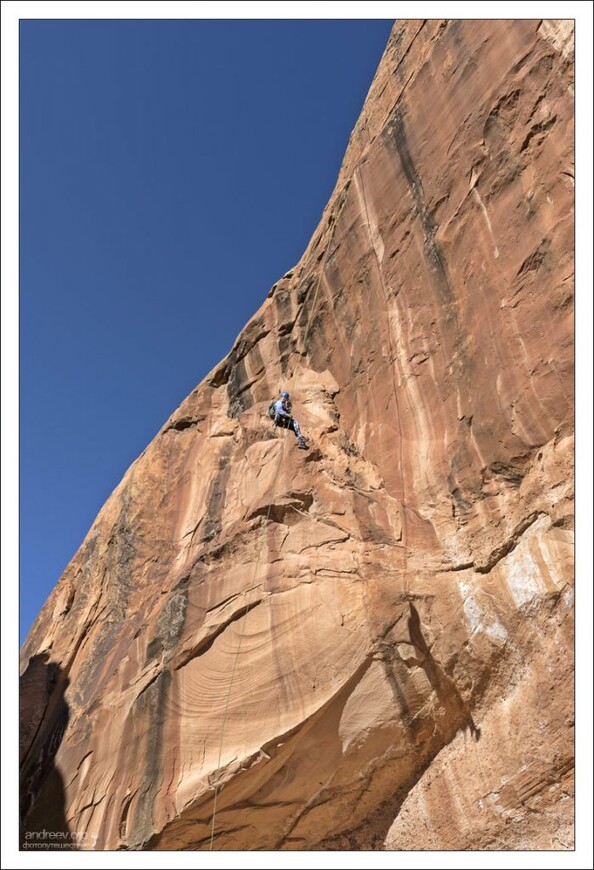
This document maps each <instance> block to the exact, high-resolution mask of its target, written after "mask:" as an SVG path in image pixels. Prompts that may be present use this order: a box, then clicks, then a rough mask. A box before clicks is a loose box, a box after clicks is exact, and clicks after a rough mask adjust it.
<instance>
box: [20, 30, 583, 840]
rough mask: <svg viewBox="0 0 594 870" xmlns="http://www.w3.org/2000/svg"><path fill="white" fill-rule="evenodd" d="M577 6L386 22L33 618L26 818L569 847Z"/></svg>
mask: <svg viewBox="0 0 594 870" xmlns="http://www.w3.org/2000/svg"><path fill="white" fill-rule="evenodd" d="M572 38H573V33H572V25H571V23H568V22H546V21H544V22H538V21H430V22H423V21H406V22H404V23H399V24H397V25H395V27H394V29H393V31H392V34H391V36H390V39H389V42H388V45H387V48H386V51H385V54H384V57H383V59H382V61H381V64H380V67H379V69H378V72H377V74H376V77H375V79H374V82H373V84H372V87H371V89H370V92H369V95H368V98H367V100H366V103H365V106H364V108H363V111H362V114H361V117H360V119H359V121H358V123H357V126H356V127H355V130H354V131H353V134H352V136H351V140H350V143H349V146H348V150H347V153H346V156H345V159H344V163H343V166H342V168H341V170H340V174H339V178H338V182H337V186H336V189H335V191H334V193H333V195H332V197H331V199H330V202H329V204H328V206H327V208H326V210H325V212H324V214H323V216H322V220H321V223H320V226H319V229H318V230H317V232H316V233H315V234H314V237H313V238H312V241H311V243H310V245H309V246H308V248H307V250H306V251H305V253H304V255H303V258H302V259H301V261H300V262H299V263H298V265H297V266H296V267H295V269H294V270H293V271H291V272H289V273H287V274H286V275H285V276H284V277H283V278H282V279H281V280H279V281H278V283H277V284H275V285H274V287H273V288H272V289H271V290H270V292H269V293H268V297H267V299H266V300H265V302H264V304H263V305H262V307H261V308H260V310H259V311H258V312H257V314H256V315H255V316H254V318H253V319H252V320H251V321H250V322H249V323H248V325H247V326H246V328H245V329H244V330H243V332H242V333H241V335H240V336H239V338H238V339H237V342H236V343H235V345H234V347H233V349H232V350H231V352H230V353H229V355H228V356H227V357H226V358H225V359H224V360H223V362H222V363H221V364H220V365H219V366H218V367H217V368H216V369H215V370H213V371H212V372H211V373H210V374H209V375H208V377H207V378H206V379H205V380H204V381H203V382H202V383H201V384H200V386H199V387H197V389H195V390H194V391H193V392H192V393H191V395H190V396H189V397H188V398H187V399H186V400H185V401H184V402H183V404H182V405H181V407H180V408H179V409H178V410H177V411H176V412H175V413H174V414H173V416H172V417H171V418H170V419H169V420H168V421H167V423H166V424H165V425H164V426H163V428H162V430H161V431H160V432H159V433H158V435H157V436H156V438H155V439H154V440H153V441H152V443H151V444H150V445H149V446H148V447H147V449H146V450H145V451H144V453H143V454H142V455H141V456H140V458H139V459H138V460H137V461H136V462H135V463H134V464H133V465H132V467H131V468H130V469H129V471H128V472H127V474H126V475H125V477H124V479H123V480H122V482H121V483H120V485H119V486H118V487H117V489H116V490H115V491H114V493H113V494H112V495H111V497H110V498H109V500H108V501H107V503H106V504H105V506H104V507H103V509H102V510H101V512H100V514H99V516H98V517H97V519H96V521H95V523H94V525H93V527H92V528H91V530H90V532H89V534H88V536H87V538H86V539H85V541H84V543H83V545H82V546H81V548H80V550H79V551H78V553H77V554H76V556H75V557H74V559H73V560H72V562H71V563H70V565H69V566H68V568H67V569H66V571H65V573H64V575H63V577H62V579H61V580H60V582H59V583H58V585H57V586H56V588H55V589H54V591H53V592H52V594H51V595H50V597H49V599H48V601H47V603H46V604H45V606H44V608H43V610H42V612H41V613H40V615H39V617H38V619H37V621H36V623H35V625H34V627H33V628H32V630H31V633H30V635H29V637H28V639H27V641H26V643H25V645H24V648H23V651H22V663H23V671H24V672H25V682H26V686H25V690H24V693H25V696H26V698H27V697H28V700H26V703H24V705H23V712H24V715H25V716H26V715H28V714H27V710H28V709H32V710H34V711H36V712H35V715H36V716H37V717H38V718H40V721H41V725H39V726H37V725H36V726H35V727H33V728H31V727H29V729H28V730H27V729H25V732H24V740H25V743H26V744H27V745H26V746H25V747H24V750H23V751H24V753H25V758H26V763H25V775H26V781H27V783H28V784H29V792H28V794H29V799H28V802H27V806H26V807H25V810H24V812H25V814H26V818H25V823H24V828H25V830H27V825H28V824H29V825H32V824H33V822H32V821H31V819H32V818H35V819H36V822H35V824H39V825H42V824H43V823H45V827H46V828H49V827H50V823H49V822H48V819H51V817H52V813H54V814H55V813H57V812H58V810H59V812H60V814H61V817H63V818H64V819H65V821H66V823H67V825H68V828H69V830H70V831H71V832H75V833H76V834H77V835H78V836H79V839H80V835H81V833H82V832H85V833H87V834H88V839H87V840H86V841H83V844H86V845H87V846H88V845H89V843H91V844H92V845H94V846H95V847H96V848H100V849H103V848H105V849H118V848H127V849H142V848H158V849H200V848H208V847H209V844H210V843H211V837H212V847H213V848H215V849H266V848H267V849H282V848H291V849H301V848H312V847H318V848H345V847H346V848H349V847H354V848H361V847H372V848H384V847H385V846H387V847H388V848H403V849H406V848H413V847H414V848H417V849H418V848H431V849H439V848H448V849H465V848H475V849H483V848H523V849H532V848H547V849H556V848H571V847H572V845H573V800H572V775H573V737H572V725H573V713H572V710H573V683H572V675H573V660H572V657H573V641H572V616H573V605H572V601H573V597H572V568H573V551H572V538H573V535H572V528H573V493H572V462H573V448H572V424H573V371H572V367H573V332H572V331H573V320H572V291H573V189H572V179H573V176H572V154H573V150H572V148H573V116H572V112H573V97H572V78H573V61H572ZM280 388H286V389H288V390H290V391H291V393H292V395H293V398H294V403H295V405H294V407H295V413H296V417H297V419H298V420H299V422H300V423H301V425H302V427H303V429H304V430H305V432H306V434H308V435H309V436H310V437H311V439H312V449H311V450H310V451H309V452H307V453H306V452H303V451H299V450H297V449H296V444H295V438H294V436H293V435H292V433H290V432H286V431H283V430H274V429H273V427H272V426H271V423H270V420H269V419H268V418H267V416H266V413H267V406H268V403H269V401H270V399H271V398H272V397H274V396H275V395H276V394H277V393H278V390H279V389H280ZM34 656H37V657H39V658H37V659H35V661H36V662H39V661H41V662H42V663H47V662H50V663H53V664H54V666H55V667H56V668H58V669H59V674H60V678H59V680H58V682H57V684H56V688H55V693H57V698H56V699H55V702H54V703H53V704H52V696H51V693H50V697H49V702H48V701H47V698H44V699H41V700H40V699H39V698H36V697H34V694H35V692H36V691H37V689H39V690H40V691H42V692H45V693H46V694H47V686H48V685H50V687H51V684H50V683H48V681H47V680H45V678H44V679H41V678H39V679H37V678H34V677H29V678H27V668H28V666H30V665H29V663H30V661H31V660H32V659H33V657H34ZM43 666H46V664H43ZM44 680H45V681H44ZM27 687H28V688H27ZM55 693H54V694H55ZM56 709H57V710H59V715H57V714H55V715H54V714H52V715H54V719H55V720H56V723H57V724H56V723H54V719H52V716H51V715H50V714H51V712H52V710H54V711H55V710H56ZM39 711H41V712H39ZM44 711H45V712H44ZM48 711H49V712H48ZM48 717H49V718H48ZM52 723H54V724H52ZM50 745H51V746H50ZM48 746H50V748H51V752H50V751H49V750H48ZM48 759H49V761H48ZM42 762H43V763H42ZM50 762H51V763H50ZM36 765H37V766H36ZM44 765H45V766H44ZM49 768H51V771H50V770H49ZM35 770H38V771H39V770H41V774H38V775H33V774H32V771H35ZM44 771H45V773H44ZM57 774H59V777H60V778H61V792H60V790H59V789H58V792H56V789H55V788H54V787H52V786H51V783H52V781H54V780H55V777H56V775H57ZM54 785H55V782H54ZM57 793H59V794H60V795H61V796H60V797H59V799H58V798H56V794H57ZM215 800H216V817H215V819H214V824H213V804H214V802H215ZM57 803H61V804H63V806H59V807H58V806H57Z"/></svg>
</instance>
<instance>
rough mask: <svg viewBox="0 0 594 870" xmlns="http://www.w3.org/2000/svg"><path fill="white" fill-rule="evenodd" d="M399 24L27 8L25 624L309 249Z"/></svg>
mask: <svg viewBox="0 0 594 870" xmlns="http://www.w3.org/2000/svg"><path fill="white" fill-rule="evenodd" d="M391 24H392V22H390V21H386V20H376V21H368V20H355V21H344V20H325V21H311V20H305V21H299V20H293V21H255V20H251V21H249V20H248V21H204V20H203V21H196V20H190V21H173V20H153V21H151V20H148V21H142V20H129V21H113V20H95V21H76V20H72V21H68V20H66V21H60V20H46V21H43V20H37V21H35V20H31V21H22V22H21V27H20V88H21V90H20V341H21V344H20V352H21V358H20V408H21V411H20V414H21V417H20V426H21V429H20V433H21V442H20V443H21V471H20V475H21V498H20V511H21V515H20V532H21V538H20V547H21V562H20V572H21V577H20V580H21V596H20V605H21V606H20V610H21V638H24V636H25V634H26V632H27V631H28V630H29V627H30V625H31V623H32V621H33V619H34V618H35V616H36V614H37V612H38V611H39V609H40V608H41V606H42V605H43V602H44V600H45V599H46V597H47V595H48V594H49V592H50V591H51V589H52V588H53V586H54V585H55V583H56V581H57V580H58V579H59V577H60V575H61V573H62V571H63V570H64V568H65V567H66V564H67V563H68V561H69V560H70V558H71V557H72V556H73V555H74V553H75V552H76V550H77V549H78V547H79V546H80V544H81V543H82V541H83V539H84V536H85V535H86V533H87V531H88V529H89V527H90V526H91V524H92V522H93V520H94V518H95V516H96V515H97V512H98V511H99V509H100V508H101V505H102V504H103V503H104V501H105V500H106V498H107V497H108V496H109V494H110V492H111V491H112V490H113V488H114V487H115V486H116V485H117V484H118V482H119V481H120V479H121V478H122V476H123V474H124V473H125V471H126V469H127V468H128V467H129V465H130V464H131V462H133V460H134V459H135V458H136V457H137V456H138V455H139V454H140V453H141V452H142V450H143V449H144V447H145V446H146V445H147V444H148V443H149V441H150V440H151V439H152V438H153V437H154V435H155V434H156V432H157V431H158V430H159V428H160V427H161V426H162V424H163V423H164V422H165V420H166V419H167V417H168V416H169V415H170V414H171V413H172V411H173V410H174V409H175V408H176V407H177V406H178V405H179V403H180V402H181V401H182V399H184V397H185V396H186V395H187V394H188V393H189V392H190V391H191V390H192V389H193V388H194V387H195V385H196V384H197V383H199V381H201V380H202V378H203V377H204V376H205V375H206V374H207V372H208V371H209V370H210V369H211V368H212V367H213V365H215V364H216V363H217V362H218V361H219V360H220V359H221V358H222V357H223V356H224V355H225V354H226V353H227V352H228V350H229V349H230V347H231V345H232V343H233V341H234V339H235V337H236V335H237V333H238V332H239V331H240V330H241V328H242V327H243V325H244V324H245V322H246V321H247V320H248V319H249V317H250V316H251V315H252V314H253V313H254V312H255V310H256V309H257V308H258V306H259V305H260V304H261V302H262V301H263V299H264V297H265V296H266V293H267V292H268V290H269V288H270V286H271V285H272V284H273V283H274V282H275V281H276V280H277V279H278V278H279V277H280V276H281V275H282V274H283V273H284V272H286V271H287V270H288V269H289V268H290V267H291V266H293V265H294V264H295V262H296V261H297V260H298V259H299V257H300V256H301V254H302V252H303V250H304V248H305V246H306V244H307V242H308V241H309V238H310V237H311V235H312V233H313V231H314V229H315V227H316V225H317V223H318V221H319V218H320V216H321V212H322V210H323V208H324V206H325V204H326V202H327V200H328V197H329V195H330V193H331V191H332V188H333V186H334V183H335V181H336V176H337V173H338V169H339V166H340V162H341V160H342V157H343V154H344V151H345V148H346V145H347V142H348V138H349V134H350V132H351V130H352V128H353V126H354V124H355V122H356V120H357V117H358V115H359V113H360V110H361V106H362V104H363V101H364V99H365V95H366V93H367V90H368V88H369V85H370V84H371V80H372V78H373V74H374V72H375V70H376V68H377V65H378V62H379V60H380V57H381V54H382V52H383V49H384V47H385V44H386V42H387V38H388V34H389V32H390V28H391Z"/></svg>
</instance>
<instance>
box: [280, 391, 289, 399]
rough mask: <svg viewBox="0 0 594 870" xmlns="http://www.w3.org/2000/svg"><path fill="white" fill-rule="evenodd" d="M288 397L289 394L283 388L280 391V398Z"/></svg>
mask: <svg viewBox="0 0 594 870" xmlns="http://www.w3.org/2000/svg"><path fill="white" fill-rule="evenodd" d="M288 398H289V394H288V393H287V391H286V390H283V391H282V393H281V399H288Z"/></svg>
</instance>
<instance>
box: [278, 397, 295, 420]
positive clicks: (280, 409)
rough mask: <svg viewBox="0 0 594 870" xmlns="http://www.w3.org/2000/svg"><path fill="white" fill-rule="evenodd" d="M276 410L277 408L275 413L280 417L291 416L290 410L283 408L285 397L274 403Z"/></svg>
mask: <svg viewBox="0 0 594 870" xmlns="http://www.w3.org/2000/svg"><path fill="white" fill-rule="evenodd" d="M274 410H275V413H277V414H278V416H279V417H290V416H291V415H290V414H289V412H288V411H285V409H284V408H283V399H278V400H277V401H276V402H275V403H274Z"/></svg>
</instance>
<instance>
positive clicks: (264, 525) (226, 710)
mask: <svg viewBox="0 0 594 870" xmlns="http://www.w3.org/2000/svg"><path fill="white" fill-rule="evenodd" d="M345 202H346V197H345V199H344V201H343V203H342V204H341V206H340V210H339V213H338V215H337V218H336V221H335V223H334V229H336V226H337V224H338V218H339V217H340V213H341V212H342V209H343V207H344V203H345ZM333 239H334V230H333V231H332V233H331V235H330V238H329V240H328V245H327V247H326V251H325V253H324V258H323V260H322V263H321V266H320V273H319V275H318V281H317V285H316V290H315V293H314V295H313V299H312V304H311V310H310V313H309V317H308V320H307V324H306V330H305V333H304V338H303V346H304V347H306V346H307V339H308V337H309V330H310V328H311V324H312V318H313V313H314V311H315V304H316V301H317V297H318V291H319V289H320V284H321V279H322V277H323V275H324V269H325V268H326V260H327V258H328V254H329V251H330V247H331V244H332V241H333ZM302 360H303V357H302V356H300V357H299V359H298V361H297V366H296V368H295V372H294V373H293V386H292V387H291V389H292V391H294V392H296V390H297V386H296V384H297V373H298V372H299V368H300V366H301V363H302ZM282 455H283V454H282V451H281V452H280V453H279V458H278V463H277V467H276V470H275V474H274V481H275V484H274V489H273V493H272V498H271V499H270V503H269V505H268V510H267V512H266V517H265V520H264V522H263V523H262V527H261V531H260V535H259V536H258V549H257V551H256V564H255V566H254V576H253V580H252V586H251V587H250V590H248V591H253V589H254V588H256V586H255V585H254V584H255V582H256V577H257V574H258V568H259V566H260V554H261V552H262V542H263V539H264V531H265V530H266V528H267V526H268V522H269V520H270V510H271V508H272V504H273V502H274V497H275V496H276V480H277V479H278V472H279V471H280V464H281V459H282ZM249 610H250V598H249V597H248V599H247V600H246V604H245V608H244V611H243V615H242V617H241V623H242V624H241V631H240V634H239V640H238V643H237V649H236V651H235V656H234V658H233V666H232V668H231V677H230V680H229V688H228V690H227V696H226V699H225V708H224V711H223V721H222V723H221V738H220V741H219V757H218V761H217V772H218V771H220V769H221V757H222V753H223V742H224V738H225V727H226V725H227V719H228V715H229V702H230V700H231V690H232V688H233V681H234V679H235V672H236V670H237V661H238V659H239V652H240V650H241V644H242V641H243V636H244V634H245V627H246V624H247V615H248V612H249ZM218 796H219V784H218V782H217V784H216V785H215V790H214V798H213V808H212V823H211V829H210V842H209V851H212V848H213V843H214V838H215V825H216V816H217V800H218Z"/></svg>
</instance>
